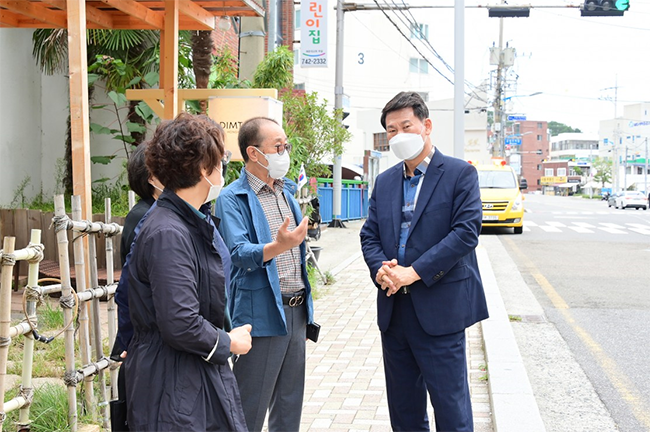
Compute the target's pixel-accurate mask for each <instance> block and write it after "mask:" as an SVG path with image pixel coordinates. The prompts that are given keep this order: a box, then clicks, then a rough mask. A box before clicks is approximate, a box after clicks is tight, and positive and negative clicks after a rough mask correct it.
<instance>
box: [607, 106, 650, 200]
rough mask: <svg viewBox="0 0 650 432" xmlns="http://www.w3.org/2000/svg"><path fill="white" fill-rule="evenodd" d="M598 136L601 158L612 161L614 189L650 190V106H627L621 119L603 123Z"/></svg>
mask: <svg viewBox="0 0 650 432" xmlns="http://www.w3.org/2000/svg"><path fill="white" fill-rule="evenodd" d="M598 135H599V142H600V153H599V155H600V156H601V157H605V158H609V159H611V160H612V161H613V167H612V177H613V178H612V183H613V188H614V190H615V191H619V190H624V189H634V190H639V191H643V192H646V193H647V192H648V191H650V180H648V178H647V177H648V174H650V171H649V167H648V164H647V160H648V159H649V151H650V150H649V145H650V143H649V142H648V141H649V140H650V103H647V102H645V103H638V104H631V105H626V106H624V108H623V116H622V117H618V118H615V119H609V120H603V121H601V122H600V128H599V132H598ZM646 184H647V186H646Z"/></svg>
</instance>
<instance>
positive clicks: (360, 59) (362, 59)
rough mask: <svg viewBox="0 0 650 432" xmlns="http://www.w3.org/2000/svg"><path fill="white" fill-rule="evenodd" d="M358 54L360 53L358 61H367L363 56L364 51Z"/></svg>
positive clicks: (360, 62) (361, 62)
mask: <svg viewBox="0 0 650 432" xmlns="http://www.w3.org/2000/svg"><path fill="white" fill-rule="evenodd" d="M358 55H359V61H358V62H357V63H359V64H363V63H364V62H365V60H364V58H363V53H359V54H358Z"/></svg>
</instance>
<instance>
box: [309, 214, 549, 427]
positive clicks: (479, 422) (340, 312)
mask: <svg viewBox="0 0 650 432" xmlns="http://www.w3.org/2000/svg"><path fill="white" fill-rule="evenodd" d="M362 224H363V222H362V221H357V222H350V223H347V228H346V229H339V228H331V229H328V230H326V231H324V232H323V235H322V237H321V239H320V240H319V241H318V242H313V243H312V245H318V246H321V247H322V248H323V249H322V251H321V255H320V260H319V264H320V267H321V269H322V270H323V271H330V272H331V273H332V274H333V276H334V278H335V280H336V282H335V284H333V285H331V286H328V287H322V288H321V290H320V295H321V297H320V298H319V299H318V300H316V302H315V318H316V321H317V322H318V323H319V324H321V326H322V328H321V340H320V342H318V344H313V343H309V344H308V351H307V385H306V392H305V404H304V408H303V417H302V428H301V429H302V430H305V431H307V430H309V431H319V430H336V431H352V430H355V431H356V430H373V431H388V430H390V421H389V417H388V408H387V401H386V392H385V382H384V371H383V363H382V358H381V340H380V335H379V330H378V328H377V325H376V288H375V287H374V285H373V284H372V282H371V280H370V276H369V274H368V269H367V267H366V265H365V262H364V261H363V257H362V256H361V252H360V246H359V237H358V232H359V229H360V228H361V226H362ZM477 254H478V257H479V266H480V267H481V274H482V276H483V279H484V283H485V285H486V294H487V295H488V302H489V307H490V313H491V318H490V320H486V321H485V322H484V323H479V324H476V325H474V326H473V327H471V328H470V329H468V333H467V338H468V339H467V341H468V343H467V351H468V355H467V358H468V369H469V374H470V391H471V395H472V407H473V411H474V425H475V430H476V432H491V431H497V430H498V431H499V432H504V431H506V432H507V431H522V430H526V431H527V432H528V431H544V426H543V424H542V422H541V418H540V415H539V411H538V409H537V405H536V403H535V399H534V396H533V394H532V390H531V388H530V384H529V382H528V377H527V376H526V370H525V368H524V367H523V363H522V360H521V356H520V355H519V350H518V348H517V344H516V342H515V339H514V335H513V333H512V330H511V329H510V328H509V321H508V316H507V314H506V312H505V308H504V307H503V301H502V300H501V296H500V294H499V289H498V286H497V284H496V279H495V277H494V273H493V272H492V269H491V267H490V262H489V259H488V256H487V253H486V251H485V249H483V246H479V248H478V249H477ZM337 263H338V264H337ZM484 332H485V333H484ZM486 353H488V354H489V355H488V356H487V357H486ZM486 365H487V371H485V370H484V369H485V366H486ZM486 379H487V380H486ZM430 410H431V408H430ZM429 416H430V418H431V419H433V416H432V412H431V411H430V413H429ZM432 428H433V426H432Z"/></svg>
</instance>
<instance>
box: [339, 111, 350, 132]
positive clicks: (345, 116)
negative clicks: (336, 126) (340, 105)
mask: <svg viewBox="0 0 650 432" xmlns="http://www.w3.org/2000/svg"><path fill="white" fill-rule="evenodd" d="M349 115H350V112H349V111H343V115H342V116H341V124H342V125H343V127H344V128H346V129H348V128H349V127H350V125H346V124H345V123H343V120H345V119H346V118H347V117H348V116H349Z"/></svg>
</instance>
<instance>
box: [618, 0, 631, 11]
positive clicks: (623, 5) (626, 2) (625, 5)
mask: <svg viewBox="0 0 650 432" xmlns="http://www.w3.org/2000/svg"><path fill="white" fill-rule="evenodd" d="M629 8H630V0H616V9H617V10H620V11H626V10H628V9H629Z"/></svg>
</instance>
